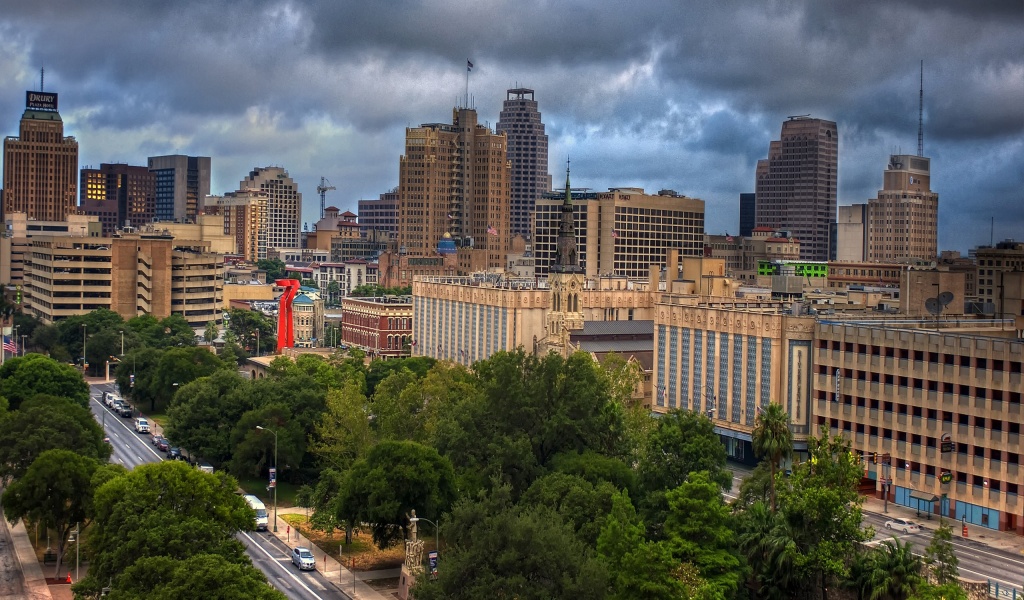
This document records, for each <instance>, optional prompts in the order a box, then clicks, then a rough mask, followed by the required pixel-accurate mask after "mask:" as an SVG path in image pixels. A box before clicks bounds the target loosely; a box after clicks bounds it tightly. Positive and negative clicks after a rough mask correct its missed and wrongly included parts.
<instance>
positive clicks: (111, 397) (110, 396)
mask: <svg viewBox="0 0 1024 600" xmlns="http://www.w3.org/2000/svg"><path fill="white" fill-rule="evenodd" d="M120 399H121V398H119V397H118V395H117V394H115V393H114V392H103V403H104V404H106V405H107V406H108V407H112V406H114V402H115V401H117V400H120Z"/></svg>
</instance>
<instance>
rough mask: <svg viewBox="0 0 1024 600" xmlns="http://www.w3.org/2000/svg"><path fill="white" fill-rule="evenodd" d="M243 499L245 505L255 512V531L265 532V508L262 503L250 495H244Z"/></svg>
mask: <svg viewBox="0 0 1024 600" xmlns="http://www.w3.org/2000/svg"><path fill="white" fill-rule="evenodd" d="M242 497H243V498H245V502H246V504H248V505H249V508H251V509H253V510H254V511H256V530H257V531H266V530H267V506H266V505H265V504H263V501H262V500H260V499H259V498H257V497H256V496H253V495H252V494H246V495H244V496H242Z"/></svg>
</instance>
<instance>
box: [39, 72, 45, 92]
mask: <svg viewBox="0 0 1024 600" xmlns="http://www.w3.org/2000/svg"><path fill="white" fill-rule="evenodd" d="M45 82H46V67H42V68H41V69H39V91H40V92H45V91H46V85H45Z"/></svg>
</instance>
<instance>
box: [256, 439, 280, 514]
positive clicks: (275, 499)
mask: <svg viewBox="0 0 1024 600" xmlns="http://www.w3.org/2000/svg"><path fill="white" fill-rule="evenodd" d="M256 429H259V430H260V431H269V432H270V433H272V434H274V468H275V469H276V468H277V432H276V431H274V430H273V429H270V428H268V427H263V426H262V425H257V426H256ZM274 533H277V477H275V478H274Z"/></svg>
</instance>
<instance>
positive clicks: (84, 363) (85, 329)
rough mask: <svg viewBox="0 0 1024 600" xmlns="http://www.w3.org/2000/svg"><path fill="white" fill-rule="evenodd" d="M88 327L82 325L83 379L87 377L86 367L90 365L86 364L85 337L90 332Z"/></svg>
mask: <svg viewBox="0 0 1024 600" xmlns="http://www.w3.org/2000/svg"><path fill="white" fill-rule="evenodd" d="M87 327H88V326H87V325H86V324H85V323H82V377H85V365H86V364H88V363H86V362H85V335H86V332H87V331H88V329H87Z"/></svg>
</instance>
